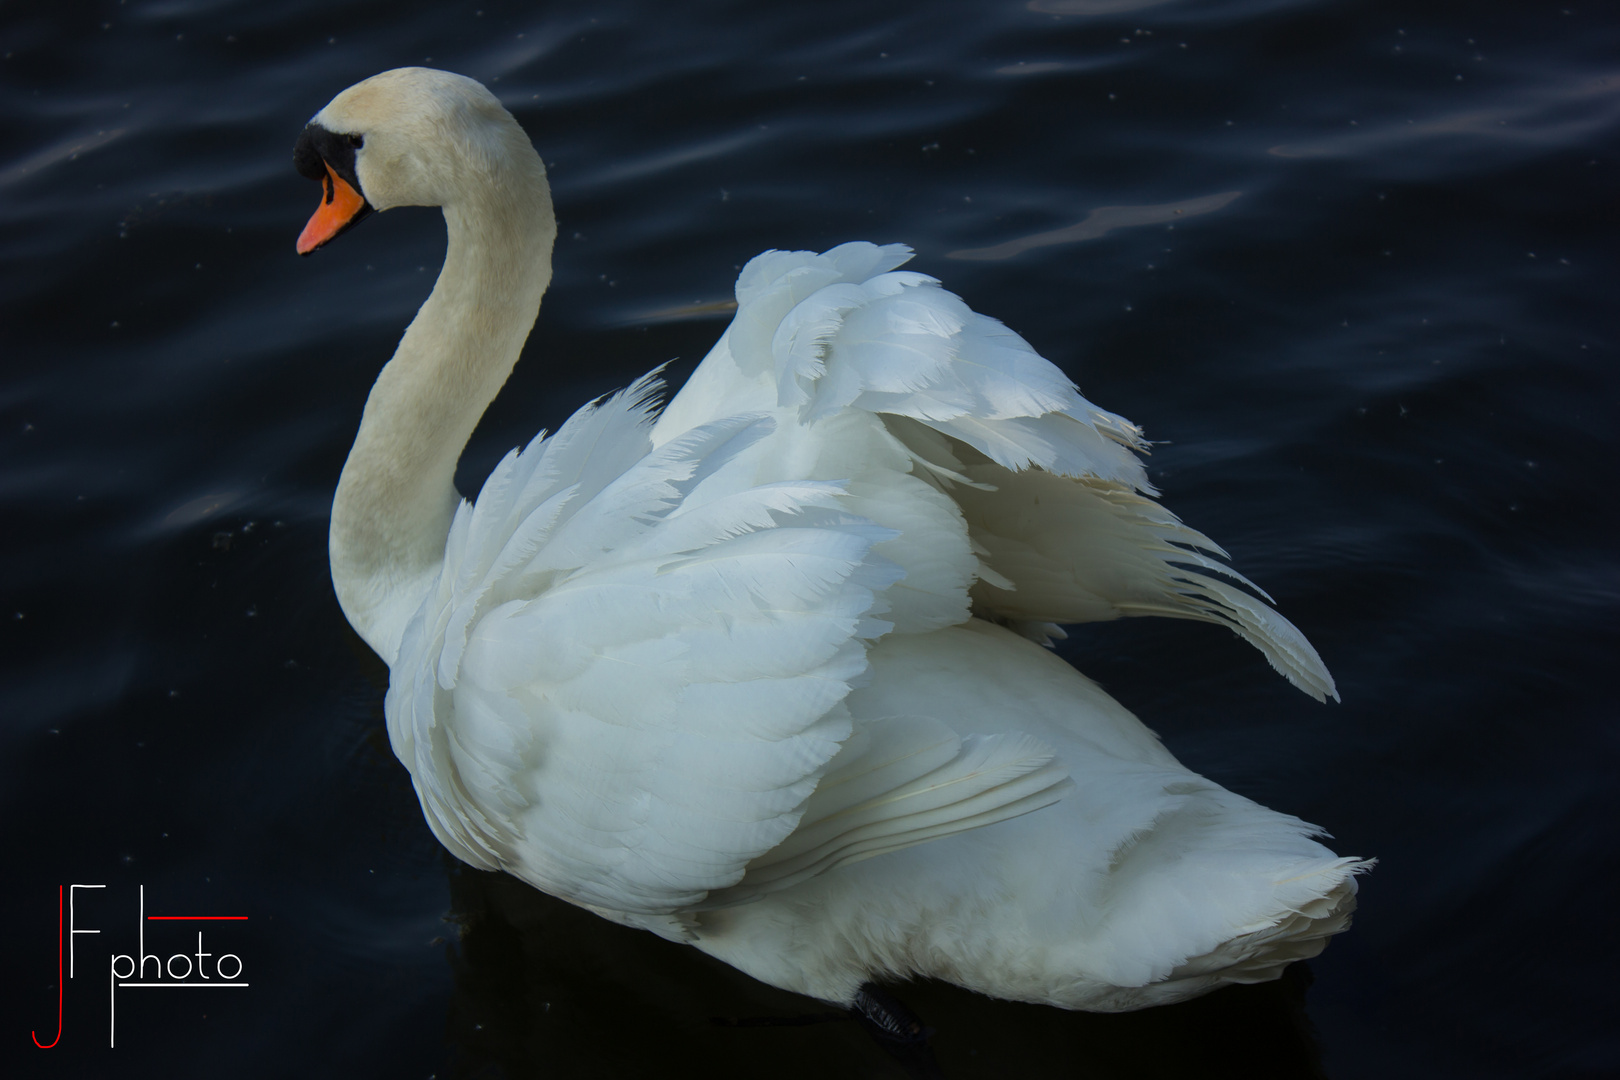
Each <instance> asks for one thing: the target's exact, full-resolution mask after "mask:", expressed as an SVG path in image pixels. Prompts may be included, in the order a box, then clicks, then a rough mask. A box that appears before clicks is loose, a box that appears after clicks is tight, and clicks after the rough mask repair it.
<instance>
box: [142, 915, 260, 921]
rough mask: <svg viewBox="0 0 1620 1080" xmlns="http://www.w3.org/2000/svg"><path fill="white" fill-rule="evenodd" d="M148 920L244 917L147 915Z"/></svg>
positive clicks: (242, 916)
mask: <svg viewBox="0 0 1620 1080" xmlns="http://www.w3.org/2000/svg"><path fill="white" fill-rule="evenodd" d="M147 918H148V919H183V920H189V919H243V920H246V919H247V916H246V915H148V916H147Z"/></svg>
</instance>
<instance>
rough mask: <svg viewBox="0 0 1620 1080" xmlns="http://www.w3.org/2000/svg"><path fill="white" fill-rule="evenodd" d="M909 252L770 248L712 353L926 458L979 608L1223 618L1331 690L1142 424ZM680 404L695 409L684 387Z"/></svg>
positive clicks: (1030, 622)
mask: <svg viewBox="0 0 1620 1080" xmlns="http://www.w3.org/2000/svg"><path fill="white" fill-rule="evenodd" d="M908 258H910V252H909V250H908V249H906V248H904V247H901V246H899V245H890V246H887V247H877V246H875V245H872V244H862V243H855V244H844V245H842V246H840V247H837V248H833V249H832V250H831V251H828V252H826V253H825V254H822V255H817V254H814V253H811V252H780V251H776V252H767V253H766V254H764V255H761V256H759V257H758V258H756V259H755V260H753V261H752V262H750V263H749V264H748V265H747V266H746V267H744V268H743V272H742V275H741V277H740V278H739V279H738V284H737V300H738V311H737V316H736V319H735V321H734V322H733V324H732V326H731V328H730V329H729V330H728V331H727V334H726V337H725V338H724V339H723V340H722V343H721V345H720V346H717V348H716V354H715V356H711V358H710V361H706V362H705V366H707V365H708V364H709V363H713V362H715V361H716V360H717V359H720V360H725V359H727V358H728V357H729V360H730V361H731V362H734V364H735V367H736V369H737V370H738V371H740V372H741V373H742V374H743V376H744V377H745V378H744V380H743V384H744V385H746V384H747V383H746V380H747V377H749V376H752V377H753V378H754V379H755V380H756V383H755V385H756V387H758V386H768V388H769V391H770V395H769V396H770V400H769V401H762V400H760V395H759V391H758V389H755V390H754V392H753V396H752V397H749V400H750V401H752V402H753V403H754V406H755V407H765V406H767V405H768V406H774V407H776V408H780V409H791V410H793V413H792V415H795V416H796V417H797V419H798V420H799V421H800V422H801V423H805V424H812V423H815V422H817V421H819V420H821V419H823V418H826V417H829V416H832V415H834V414H836V413H838V412H839V411H841V410H845V409H856V410H867V411H870V412H872V413H876V414H878V415H880V416H881V417H882V418H883V421H884V423H885V425H886V426H887V428H888V431H889V433H890V434H891V435H893V436H894V437H895V439H897V440H898V441H899V442H900V443H902V444H903V445H904V446H905V447H906V448H907V450H908V451H909V452H910V454H911V455H912V458H913V464H914V470H913V471H914V473H915V474H916V475H918V476H920V477H922V478H925V479H927V480H928V481H929V482H930V483H932V484H933V485H934V486H935V487H936V488H938V490H940V491H942V492H945V493H946V494H948V495H950V496H951V497H952V498H953V499H954V500H955V501H956V503H957V504H958V506H959V507H960V509H961V511H962V514H963V520H964V522H965V523H966V525H967V528H968V534H969V537H970V539H971V541H972V543H973V547H974V550H975V552H976V553H977V555H978V562H979V565H978V567H977V568H976V569H975V571H974V573H975V576H976V577H977V583H976V584H975V585H974V587H973V589H972V600H973V611H974V613H975V614H978V615H981V616H984V617H988V618H993V619H998V620H1001V621H1005V622H1008V623H1011V624H1013V625H1014V626H1016V627H1018V628H1019V629H1020V630H1022V631H1023V632H1025V633H1026V634H1028V635H1029V636H1032V637H1035V638H1036V639H1037V640H1042V639H1045V638H1047V637H1050V636H1060V635H1061V631H1060V630H1058V624H1062V623H1072V622H1087V621H1092V620H1097V619H1112V618H1117V617H1120V616H1123V615H1167V616H1171V617H1174V618H1186V619H1197V620H1200V621H1203V622H1212V623H1216V624H1218V625H1221V626H1225V627H1227V628H1228V629H1231V630H1233V631H1234V632H1236V633H1237V634H1239V635H1240V636H1242V637H1243V638H1244V639H1246V640H1247V641H1249V642H1250V644H1252V645H1254V646H1255V647H1256V648H1258V649H1259V650H1260V651H1261V652H1262V653H1263V654H1264V655H1265V656H1266V658H1267V660H1269V661H1270V662H1271V664H1272V666H1273V667H1275V668H1276V669H1277V670H1278V671H1279V672H1281V673H1282V674H1283V675H1284V676H1286V677H1287V678H1288V679H1289V681H1290V682H1292V683H1294V685H1296V686H1298V687H1299V688H1300V689H1302V690H1304V691H1305V692H1306V693H1308V694H1310V695H1311V696H1313V697H1315V698H1317V699H1318V700H1322V699H1324V698H1326V697H1335V698H1336V697H1337V696H1338V695H1337V692H1336V691H1335V689H1334V686H1333V679H1332V676H1330V675H1329V674H1328V672H1327V668H1326V667H1325V666H1324V665H1323V664H1322V661H1321V659H1320V657H1318V656H1317V654H1316V652H1315V650H1313V649H1312V648H1311V646H1310V644H1309V642H1307V641H1306V640H1305V638H1304V635H1302V634H1301V633H1300V632H1299V631H1298V630H1297V629H1295V628H1294V626H1293V625H1292V624H1291V623H1289V622H1288V620H1286V619H1284V618H1283V617H1282V616H1281V615H1278V614H1277V613H1276V612H1275V611H1273V610H1272V609H1271V607H1270V606H1269V605H1268V604H1267V603H1266V600H1268V599H1269V598H1268V597H1265V594H1264V593H1263V592H1261V591H1260V590H1259V589H1258V588H1256V587H1255V586H1254V585H1253V584H1252V583H1251V582H1249V581H1248V580H1247V579H1246V578H1244V577H1242V576H1241V575H1239V574H1237V573H1236V572H1235V571H1233V570H1231V569H1230V568H1228V567H1227V566H1226V565H1224V564H1223V563H1221V562H1220V561H1218V559H1217V558H1216V557H1217V556H1222V555H1224V554H1225V553H1224V552H1223V551H1221V549H1220V547H1219V546H1218V545H1216V544H1215V543H1214V542H1213V541H1211V540H1210V539H1209V538H1208V537H1206V536H1204V535H1203V534H1202V533H1199V532H1197V531H1196V530H1193V529H1190V528H1188V527H1187V526H1186V525H1184V524H1182V523H1181V521H1180V520H1179V519H1178V518H1177V517H1176V516H1175V515H1174V514H1172V513H1170V511H1168V510H1166V509H1164V508H1163V507H1161V506H1159V505H1158V504H1157V503H1155V502H1153V501H1152V498H1151V496H1153V495H1155V494H1156V492H1155V491H1154V490H1153V488H1152V486H1151V485H1150V484H1149V483H1148V481H1147V476H1146V473H1145V471H1144V470H1143V468H1142V464H1141V461H1140V459H1139V458H1138V456H1137V452H1145V451H1146V449H1147V443H1146V442H1145V440H1144V439H1143V438H1142V434H1141V432H1140V430H1139V429H1138V428H1137V427H1136V426H1135V425H1134V424H1132V423H1130V422H1129V421H1128V420H1125V419H1124V418H1123V417H1120V416H1116V415H1115V414H1113V413H1110V412H1108V411H1106V410H1104V409H1100V408H1098V407H1097V406H1095V405H1093V404H1092V403H1091V402H1089V401H1087V400H1086V399H1085V398H1083V397H1082V396H1081V395H1080V392H1079V391H1078V390H1077V389H1076V388H1075V386H1074V385H1073V384H1072V383H1071V382H1070V381H1069V380H1068V378H1067V377H1066V376H1065V375H1064V374H1063V373H1062V372H1061V371H1059V370H1058V369H1057V368H1056V367H1054V366H1053V365H1052V364H1051V363H1049V362H1048V361H1046V360H1045V359H1043V358H1042V357H1041V356H1040V355H1039V354H1037V353H1036V352H1035V350H1034V349H1033V348H1032V347H1031V346H1030V345H1029V343H1028V342H1026V341H1024V339H1023V338H1021V337H1019V336H1018V335H1017V334H1016V333H1014V332H1013V331H1011V330H1009V329H1007V328H1006V327H1005V326H1003V325H1002V324H1001V323H1000V322H998V321H996V320H995V319H992V318H989V317H988V316H984V315H980V314H978V313H976V312H974V311H972V310H971V309H970V308H968V306H967V305H966V304H964V303H963V302H962V301H961V300H960V299H959V298H957V297H956V296H954V295H952V294H951V293H949V292H946V291H945V290H944V289H942V288H940V286H939V282H937V281H935V280H934V279H933V278H930V277H927V276H925V275H922V274H916V273H911V272H908V271H901V270H896V269H894V268H895V267H897V266H899V265H900V264H901V263H903V262H905V261H906V260H907V259H908ZM704 375H705V373H704V372H703V370H702V369H700V371H699V374H698V376H695V377H694V382H699V381H700V380H702V379H703V378H704ZM712 385H713V383H710V384H709V386H712ZM707 389H708V387H707V386H706V387H705V390H707ZM685 396H686V395H685V394H684V393H683V395H682V397H683V398H684V397H685ZM700 400H701V398H700ZM671 413H672V414H678V415H679V416H681V417H682V418H686V417H695V416H698V415H701V410H694V409H692V408H690V407H687V406H686V405H685V403H684V402H683V401H682V400H681V399H680V398H678V399H677V401H676V402H675V403H674V404H673V405H672V407H671ZM1246 590H1252V591H1246Z"/></svg>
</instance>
